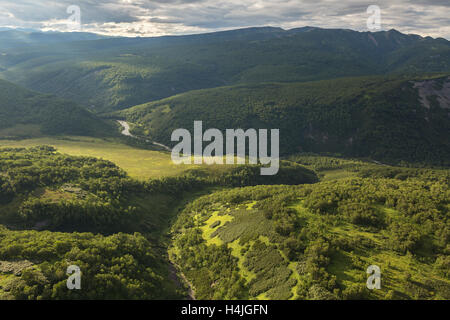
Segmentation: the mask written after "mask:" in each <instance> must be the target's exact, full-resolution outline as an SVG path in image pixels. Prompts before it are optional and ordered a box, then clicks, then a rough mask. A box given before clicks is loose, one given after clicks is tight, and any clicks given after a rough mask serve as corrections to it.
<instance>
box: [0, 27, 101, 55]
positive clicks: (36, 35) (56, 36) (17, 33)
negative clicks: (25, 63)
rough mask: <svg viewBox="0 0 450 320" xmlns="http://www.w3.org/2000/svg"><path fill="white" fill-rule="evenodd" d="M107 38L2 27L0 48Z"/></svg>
mask: <svg viewBox="0 0 450 320" xmlns="http://www.w3.org/2000/svg"><path fill="white" fill-rule="evenodd" d="M106 38H109V37H106V36H102V35H98V34H95V33H88V32H54V31H49V32H41V31H38V30H34V29H10V28H0V50H1V49H13V48H18V47H24V46H29V45H45V44H47V45H48V44H56V43H65V42H72V41H86V40H99V39H106Z"/></svg>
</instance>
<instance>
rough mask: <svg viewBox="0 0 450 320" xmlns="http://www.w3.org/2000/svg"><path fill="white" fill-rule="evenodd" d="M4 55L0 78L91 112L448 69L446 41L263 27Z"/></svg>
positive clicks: (96, 42)
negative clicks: (258, 86) (201, 94)
mask: <svg viewBox="0 0 450 320" xmlns="http://www.w3.org/2000/svg"><path fill="white" fill-rule="evenodd" d="M22 37H23V38H25V39H26V38H27V37H28V36H27V35H23V36H22ZM55 37H59V35H56V36H55ZM0 48H1V43H0ZM2 51H3V52H4V54H3V55H0V71H1V72H0V75H1V76H2V77H3V78H5V79H8V80H10V81H13V82H15V83H18V84H20V85H23V86H25V87H27V88H30V89H33V90H37V91H40V92H46V93H52V94H56V95H59V96H61V97H63V98H66V99H70V100H74V101H77V102H79V103H81V104H83V105H84V106H87V107H90V108H92V109H94V110H96V111H99V112H103V111H112V110H118V109H124V108H127V107H132V106H135V105H139V104H142V103H146V102H149V101H155V100H159V99H162V98H167V97H170V96H173V95H175V94H179V93H183V92H188V91H191V90H197V89H204V88H212V87H218V86H225V85H235V84H247V83H262V82H274V81H276V82H293V81H313V80H321V79H332V78H338V77H349V76H363V75H370V74H372V75H374V74H392V73H408V74H411V73H412V74H417V73H424V72H450V64H449V61H450V42H449V41H447V40H445V39H442V38H438V39H433V38H431V37H421V36H418V35H406V34H402V33H400V32H398V31H396V30H389V31H381V32H373V33H371V32H356V31H351V30H339V29H334V30H333V29H321V28H311V27H306V28H298V29H292V30H283V29H280V28H270V27H265V28H248V29H242V30H232V31H226V32H217V33H211V34H200V35H188V36H179V37H156V38H118V39H101V40H92V41H74V42H62V43H55V44H52V45H51V46H50V45H34V46H31V45H30V46H26V47H24V46H18V47H10V48H8V47H6V48H4V49H2Z"/></svg>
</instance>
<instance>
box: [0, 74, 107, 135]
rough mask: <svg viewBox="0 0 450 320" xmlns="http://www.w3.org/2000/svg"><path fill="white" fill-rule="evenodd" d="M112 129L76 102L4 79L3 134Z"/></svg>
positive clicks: (0, 88)
mask: <svg viewBox="0 0 450 320" xmlns="http://www.w3.org/2000/svg"><path fill="white" fill-rule="evenodd" d="M111 132H114V131H113V130H112V128H110V126H109V125H108V124H106V123H105V122H104V121H102V120H100V119H98V118H97V117H96V116H95V115H93V114H92V113H90V112H89V111H87V110H85V109H83V108H81V107H79V106H78V105H77V104H75V103H73V102H70V101H66V100H62V99H61V98H57V97H55V96H51V95H46V94H40V93H37V92H32V91H29V90H27V89H24V88H21V87H19V86H17V85H15V84H12V83H10V82H7V81H4V80H0V137H3V138H4V137H21V136H22V137H23V136H36V135H41V134H51V135H53V134H72V135H83V136H84V135H92V136H95V135H110V134H111Z"/></svg>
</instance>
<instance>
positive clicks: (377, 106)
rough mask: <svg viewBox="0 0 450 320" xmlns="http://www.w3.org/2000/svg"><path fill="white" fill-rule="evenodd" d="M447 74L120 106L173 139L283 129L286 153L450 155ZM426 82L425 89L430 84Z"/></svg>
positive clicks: (230, 91) (206, 93) (213, 93)
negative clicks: (181, 133)
mask: <svg viewBox="0 0 450 320" xmlns="http://www.w3.org/2000/svg"><path fill="white" fill-rule="evenodd" d="M449 86H450V78H449V77H446V76H441V77H435V78H429V79H427V77H417V78H409V77H390V78H388V77H371V78H345V79H337V80H327V81H318V82H308V83H290V84H280V83H273V84H261V85H242V86H233V87H222V88H215V89H207V90H199V91H193V92H188V93H185V94H181V95H177V96H174V97H171V98H168V99H164V100H161V101H157V102H151V103H148V104H144V105H141V106H137V107H134V108H131V109H128V110H124V111H121V112H118V113H116V114H117V116H121V117H125V118H126V119H127V120H129V121H130V122H133V123H136V124H138V125H139V126H138V128H137V129H136V130H138V131H139V130H140V133H141V134H147V135H150V136H151V137H152V138H153V139H155V140H157V141H160V142H162V143H165V144H170V143H171V142H170V137H171V133H172V132H173V130H175V129H178V128H186V129H188V130H191V131H192V130H193V123H194V121H195V120H202V121H203V122H204V123H203V126H204V128H218V129H221V130H225V129H229V128H243V129H247V128H268V129H274V128H277V129H280V130H281V131H280V145H281V151H282V153H284V154H292V153H296V152H299V151H303V152H305V151H306V152H311V151H312V152H333V153H341V154H344V155H348V156H359V157H372V158H375V159H379V160H385V161H392V160H408V161H425V162H432V163H440V164H443V163H448V159H450V140H449V134H450V109H449V101H450V94H449V89H448V88H449ZM427 88H428V89H427Z"/></svg>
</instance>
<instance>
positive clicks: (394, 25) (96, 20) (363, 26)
mask: <svg viewBox="0 0 450 320" xmlns="http://www.w3.org/2000/svg"><path fill="white" fill-rule="evenodd" d="M373 5H376V6H378V7H379V8H380V17H381V24H380V27H381V29H382V30H389V29H397V30H399V31H400V32H403V33H414V34H419V35H422V36H432V37H443V38H446V39H449V40H450V0H379V1H375V0H371V1H362V0H59V1H55V0H0V27H12V28H33V29H40V30H43V31H51V30H52V31H84V32H95V33H100V34H106V35H112V36H130V37H134V36H161V35H180V34H193V33H204V32H213V31H219V30H230V29H237V28H244V27H258V26H273V27H281V28H284V29H290V28H297V27H303V26H314V27H322V28H345V29H353V30H357V31H367V30H368V24H367V20H368V19H369V18H370V17H371V16H372V15H373V13H374V12H373V11H371V12H369V13H368V12H367V9H368V7H369V6H373ZM370 21H375V20H370ZM372 25H373V24H372Z"/></svg>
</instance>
